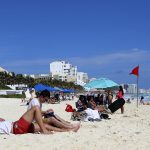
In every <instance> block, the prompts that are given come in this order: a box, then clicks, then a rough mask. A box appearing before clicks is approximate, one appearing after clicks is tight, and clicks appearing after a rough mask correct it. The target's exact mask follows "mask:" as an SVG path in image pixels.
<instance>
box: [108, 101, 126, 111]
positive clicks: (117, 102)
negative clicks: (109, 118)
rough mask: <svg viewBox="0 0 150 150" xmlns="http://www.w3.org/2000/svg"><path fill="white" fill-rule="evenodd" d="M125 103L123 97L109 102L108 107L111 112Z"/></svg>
mask: <svg viewBox="0 0 150 150" xmlns="http://www.w3.org/2000/svg"><path fill="white" fill-rule="evenodd" d="M124 104H125V100H124V99H123V98H120V99H117V100H116V101H114V102H113V103H111V104H110V105H109V106H108V108H109V109H110V111H111V112H112V113H114V112H115V111H117V110H118V109H120V108H121V107H122V106H123V105H124Z"/></svg>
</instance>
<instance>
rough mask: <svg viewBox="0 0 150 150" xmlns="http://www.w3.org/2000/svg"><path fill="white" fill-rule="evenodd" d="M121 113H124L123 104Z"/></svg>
mask: <svg viewBox="0 0 150 150" xmlns="http://www.w3.org/2000/svg"><path fill="white" fill-rule="evenodd" d="M121 113H122V114H123V113H124V106H122V107H121Z"/></svg>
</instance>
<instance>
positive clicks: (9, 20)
mask: <svg viewBox="0 0 150 150" xmlns="http://www.w3.org/2000/svg"><path fill="white" fill-rule="evenodd" d="M149 6H150V1H149V0H122V1H121V0H105V1H104V0H93V1H92V0H44V1H42V0H25V1H20V0H5V1H0V66H1V67H3V68H5V69H7V70H8V71H13V72H15V73H22V74H24V73H27V74H36V73H49V63H50V62H52V61H54V60H66V61H69V62H70V63H72V64H73V65H75V66H78V71H83V72H87V73H88V75H89V77H90V78H92V77H96V78H98V77H108V78H110V79H112V80H114V81H116V82H118V83H136V76H134V75H129V73H130V71H131V70H132V69H133V68H134V67H136V66H137V65H138V64H139V65H140V78H139V86H140V88H150V67H149V66H150V19H149V16H150V9H149Z"/></svg>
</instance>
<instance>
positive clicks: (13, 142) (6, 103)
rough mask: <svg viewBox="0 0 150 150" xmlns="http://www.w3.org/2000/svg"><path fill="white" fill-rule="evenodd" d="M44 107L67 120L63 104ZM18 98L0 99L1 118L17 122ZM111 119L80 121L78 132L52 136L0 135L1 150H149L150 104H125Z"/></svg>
mask: <svg viewBox="0 0 150 150" xmlns="http://www.w3.org/2000/svg"><path fill="white" fill-rule="evenodd" d="M74 102H75V101H64V102H61V103H60V104H44V105H43V110H45V109H48V108H53V109H54V110H55V112H56V113H57V114H58V115H60V116H61V117H63V118H65V119H66V120H70V113H67V112H65V107H66V103H69V104H72V105H73V106H74ZM21 105H23V104H22V103H21V100H19V99H4V98H1V99H0V117H3V118H5V119H7V120H11V121H15V120H17V119H18V118H19V117H20V116H21V115H22V114H23V113H24V112H25V111H26V106H25V105H23V106H21ZM110 117H111V120H103V121H101V122H94V123H93V122H82V123H81V128H80V129H79V131H78V132H77V133H74V132H65V133H55V134H53V135H41V134H24V135H13V134H11V135H0V150H20V149H21V150H31V149H32V150H33V149H34V150H47V149H49V150H150V105H149V106H148V105H140V106H139V108H138V111H137V108H136V104H125V114H123V115H122V114H120V110H119V111H118V112H116V113H115V114H113V115H110Z"/></svg>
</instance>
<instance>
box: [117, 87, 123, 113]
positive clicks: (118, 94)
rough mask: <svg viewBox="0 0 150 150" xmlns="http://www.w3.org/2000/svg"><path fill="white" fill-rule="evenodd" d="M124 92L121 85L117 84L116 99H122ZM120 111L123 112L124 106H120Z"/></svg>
mask: <svg viewBox="0 0 150 150" xmlns="http://www.w3.org/2000/svg"><path fill="white" fill-rule="evenodd" d="M123 96H124V92H123V88H122V86H119V91H118V92H117V95H116V98H117V99H123ZM121 113H122V114H123V113H124V106H122V107H121Z"/></svg>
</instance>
